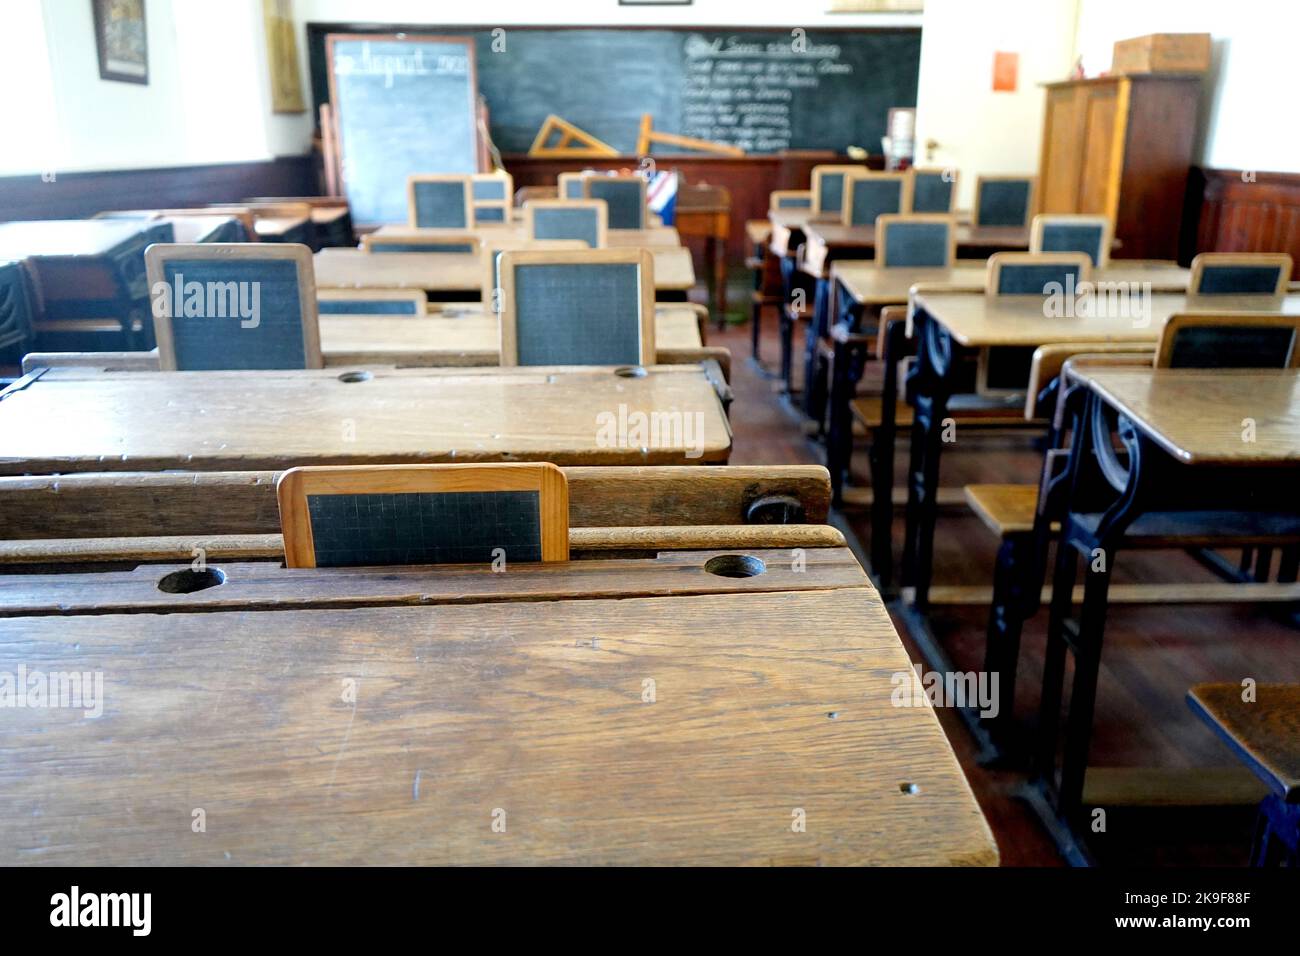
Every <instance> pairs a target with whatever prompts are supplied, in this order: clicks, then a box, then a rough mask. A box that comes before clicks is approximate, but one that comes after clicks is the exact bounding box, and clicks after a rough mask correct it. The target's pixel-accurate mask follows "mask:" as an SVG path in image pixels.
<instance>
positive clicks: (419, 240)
mask: <svg viewBox="0 0 1300 956" xmlns="http://www.w3.org/2000/svg"><path fill="white" fill-rule="evenodd" d="M482 244H483V240H482V239H481V238H480V237H479V235H478V233H474V232H456V231H454V230H448V231H443V230H441V229H421V230H420V231H419V233H418V234H417V233H390V234H381V233H377V232H372V233H368V234H367V235H364V236H362V237H361V248H362V250H364V251H365V252H370V253H375V254H377V255H383V254H384V253H383V252H382V251H381V250H380V249H378V248H376V247H379V246H429V247H430V248H429V249H428V252H427V254H429V255H440V256H463V255H472V253H465V252H447V251H446V250H444V249H439V248H436V247H438V246H456V245H465V246H472V247H473V248H474V249H479V248H481V246H482ZM400 251H401V252H415V250H412V249H402V250H400ZM415 254H416V255H421V254H423V252H415Z"/></svg>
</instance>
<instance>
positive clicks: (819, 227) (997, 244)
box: [803, 222, 1029, 277]
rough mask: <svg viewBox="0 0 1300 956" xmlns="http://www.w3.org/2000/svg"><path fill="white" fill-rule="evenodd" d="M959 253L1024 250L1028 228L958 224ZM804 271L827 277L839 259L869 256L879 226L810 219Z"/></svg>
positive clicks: (978, 256) (975, 255)
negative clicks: (833, 263) (833, 264)
mask: <svg viewBox="0 0 1300 956" xmlns="http://www.w3.org/2000/svg"><path fill="white" fill-rule="evenodd" d="M955 233H956V242H957V257H958V258H960V259H987V258H988V257H989V256H991V255H992V254H993V253H995V252H1024V251H1025V250H1027V249H1028V248H1029V230H1028V229H1015V228H1008V227H1000V226H998V227H994V226H972V225H969V224H958V226H957V228H956V230H955ZM804 236H805V244H804V262H803V268H804V271H805V272H809V273H811V274H812V275H815V276H820V277H825V276H826V275H827V270H828V268H829V266H830V264H831V263H832V262H834V261H835V260H837V259H870V258H872V257H873V256H875V254H876V227H875V226H874V225H873V226H846V225H843V224H842V223H840V222H809V223H807V224H806V225H805V226H804Z"/></svg>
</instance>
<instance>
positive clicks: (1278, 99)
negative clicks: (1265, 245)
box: [1078, 0, 1300, 173]
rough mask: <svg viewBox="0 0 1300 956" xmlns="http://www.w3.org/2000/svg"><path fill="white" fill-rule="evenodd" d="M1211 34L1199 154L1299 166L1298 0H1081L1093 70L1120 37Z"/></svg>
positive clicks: (1244, 163)
mask: <svg viewBox="0 0 1300 956" xmlns="http://www.w3.org/2000/svg"><path fill="white" fill-rule="evenodd" d="M1147 33H1209V34H1211V36H1212V37H1213V42H1214V63H1213V68H1212V70H1211V72H1210V74H1209V75H1208V76H1207V77H1206V79H1205V87H1204V94H1203V96H1202V100H1201V130H1200V137H1199V146H1198V149H1197V154H1196V161H1197V162H1198V163H1201V164H1203V165H1206V166H1214V167H1219V168H1224V169H1252V170H1256V171H1263V170H1269V171H1275V172H1290V173H1295V172H1300V125H1298V124H1297V123H1296V121H1295V110H1294V108H1293V107H1292V106H1291V103H1292V102H1293V98H1294V94H1295V88H1296V84H1297V75H1300V74H1298V72H1297V68H1296V63H1295V58H1296V39H1297V37H1300V3H1296V2H1295V0H1233V2H1231V3H1224V2H1222V0H1142V2H1140V3H1135V2H1133V0H1080V2H1079V38H1078V50H1079V53H1080V54H1081V55H1082V56H1083V62H1084V67H1085V69H1086V70H1087V71H1088V74H1089V75H1090V76H1092V75H1096V74H1098V73H1101V72H1102V71H1104V70H1107V69H1109V68H1110V61H1111V49H1112V47H1113V45H1114V43H1115V41H1116V40H1122V39H1126V38H1128V37H1136V36H1143V35H1144V34H1147Z"/></svg>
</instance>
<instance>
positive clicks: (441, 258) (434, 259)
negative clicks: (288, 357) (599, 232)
mask: <svg viewBox="0 0 1300 956" xmlns="http://www.w3.org/2000/svg"><path fill="white" fill-rule="evenodd" d="M610 246H611V247H615V244H614V243H610ZM650 252H651V254H652V255H653V256H654V260H655V289H657V290H658V291H660V292H670V291H671V292H680V291H682V290H685V289H690V288H691V287H692V286H694V285H695V266H694V264H693V263H692V262H691V251H690V250H689V249H686V248H683V247H680V246H655V247H653V248H651V249H650ZM314 260H315V266H316V287H317V288H318V289H424V290H426V291H428V292H429V293H430V297H431V298H433V297H436V295H437V293H439V292H481V291H482V288H483V277H484V275H486V268H485V266H484V265H483V262H482V259H481V258H480V256H478V255H471V254H469V253H437V252H383V253H373V252H365V251H363V250H361V249H322V250H321V251H320V252H318V253H316V255H315V256H314Z"/></svg>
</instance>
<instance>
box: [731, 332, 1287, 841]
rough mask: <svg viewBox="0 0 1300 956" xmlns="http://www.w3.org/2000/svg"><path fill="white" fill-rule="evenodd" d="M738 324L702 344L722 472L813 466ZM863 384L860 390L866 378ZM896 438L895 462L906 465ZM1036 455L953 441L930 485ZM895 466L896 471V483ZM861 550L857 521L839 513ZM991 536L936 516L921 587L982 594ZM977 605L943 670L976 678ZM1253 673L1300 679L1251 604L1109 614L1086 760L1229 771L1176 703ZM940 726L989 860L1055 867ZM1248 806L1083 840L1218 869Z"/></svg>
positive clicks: (863, 527) (967, 752)
mask: <svg viewBox="0 0 1300 956" xmlns="http://www.w3.org/2000/svg"><path fill="white" fill-rule="evenodd" d="M765 327H766V330H767V333H768V334H767V335H765V336H764V341H763V344H762V350H763V351H762V354H763V358H764V360H765V363H766V365H767V367H768V368H774V367H775V365H776V360H777V358H778V356H779V344H778V341H777V338H776V331H775V327H776V317H775V315H772V314H769V315H767V316H766V317H765ZM749 336H750V331H749V326H748V324H745V325H741V326H732V327H731V328H730V329H728V330H727V331H725V332H711V333H710V337H709V344H710V345H724V346H726V347H728V348H730V349H731V351H732V369H733V372H732V387H733V389H734V390H735V393H736V401H735V404H734V405H733V406H732V411H731V420H732V426H733V428H734V431H735V445H734V450H733V452H732V456H731V462H732V463H733V464H746V465H749V464H793V463H822V461H823V458H822V455H821V452H820V447H819V445H818V444H817V443H816V442H815V441H812V440H809V439H806V438H805V437H804V436H803V432H802V430H801V428H800V425H799V421H798V418H797V416H796V415H795V414H794V413H793V412H792V411H791V410H790V409H789V408H788V406H786V405H785V404H784V403H783V401H782V400H781V399H780V397H779V396H778V395H777V393H776V388H775V381H774V380H773V379H771V378H768V377H765V376H763V375H762V374H761V373H760V372H759V371H758V370H757V369H756V367H755V366H754V364H753V363H752V362H750V361H749V360H748V356H749V354H750V339H749ZM867 384H869V382H868V383H867ZM906 448H907V446H906V443H905V441H904V442H903V443H902V446H901V450H900V455H899V456H898V463H899V464H900V465H901V464H903V463H905V461H906ZM1040 464H1041V453H1039V452H1035V451H1034V450H1033V449H1032V448H1031V447H1030V445H1029V441H1028V440H1027V439H1025V438H1022V437H1017V436H1010V437H1008V436H1007V435H1006V434H1005V433H1004V434H1003V435H1001V436H999V437H997V438H994V437H992V436H988V437H985V438H976V437H971V438H969V439H964V438H963V437H962V436H961V435H960V434H959V436H958V440H957V442H956V443H955V445H954V446H952V449H951V450H949V449H945V454H944V461H943V473H942V480H941V484H942V485H943V486H945V487H960V486H961V485H962V484H965V483H967V482H970V481H985V482H987V481H1036V479H1037V471H1038V468H1039V467H1040ZM853 465H854V483H855V484H858V485H862V486H866V485H868V479H867V474H866V454H865V450H864V449H863V448H861V447H859V448H858V449H857V450H855V453H854V456H853ZM902 480H903V468H902V467H900V468H899V470H898V474H897V476H896V481H897V482H898V485H897V487H903V485H902ZM897 515H898V519H899V520H898V521H896V522H895V535H896V538H895V546H894V547H895V552H894V553H895V559H896V560H897V557H898V555H899V554H900V552H901V548H902V542H901V517H902V514H901V511H899V512H897ZM843 517H844V519H845V520H846V522H847V524H848V526H849V527H850V528H851V529H852V530H853V532H854V533H855V534H856V535H857V537H858V539H859V542H860V543H861V544H862V545H863V546H865V545H867V544H868V542H869V540H870V539H869V528H868V524H867V521H866V515H865V513H856V514H846V515H844V516H843ZM996 550H997V541H996V540H995V539H994V537H993V535H992V534H991V533H990V532H989V531H988V530H987V529H986V528H985V526H984V525H983V524H982V523H981V522H980V521H979V519H978V518H976V517H975V516H974V515H973V514H972V513H970V512H969V511H967V510H965V509H948V510H945V511H943V512H941V514H940V519H939V526H938V531H937V534H936V542H935V573H934V582H935V584H936V585H938V584H954V585H958V584H960V585H983V586H988V585H989V584H991V581H992V569H993V564H994V558H995V556H996ZM1215 580H1218V579H1217V578H1215V577H1214V576H1213V575H1212V574H1211V573H1210V572H1209V571H1207V570H1206V569H1205V568H1203V567H1202V566H1201V565H1200V564H1198V563H1197V562H1195V561H1194V560H1192V559H1191V558H1190V557H1188V556H1186V555H1184V554H1182V553H1171V552H1160V553H1147V554H1140V553H1135V552H1129V553H1121V554H1120V556H1119V561H1118V564H1117V567H1116V572H1115V581H1116V582H1117V583H1120V582H1146V583H1154V582H1198V581H1205V582H1209V581H1215ZM987 613H988V612H987V608H982V607H979V608H976V607H970V608H943V609H941V610H940V611H939V612H937V613H936V614H935V615H934V616H933V618H932V621H933V629H934V631H935V633H936V635H937V636H938V637H940V638H941V640H942V642H943V644H944V646H945V647H946V648H947V649H948V652H949V654H950V656H951V657H952V658H953V660H954V662H955V663H956V665H957V667H958V668H959V669H961V670H970V671H977V670H979V669H980V667H981V664H982V659H983V645H984V628H985V624H986V621H987ZM894 622H895V625H896V626H898V629H899V632H900V633H902V634H904V642H905V643H906V644H907V645H908V650H909V652H910V653H911V655H912V658H913V660H914V661H915V660H920V654H919V653H918V652H917V650H916V648H915V646H914V645H912V643H911V642H910V641H909V640H908V639H907V637H906V631H905V628H904V627H903V623H902V621H901V619H900V618H899V616H898V615H897V613H895V614H894ZM1045 629H1046V612H1045V611H1044V612H1040V613H1039V615H1037V616H1036V617H1035V619H1034V620H1032V621H1031V622H1029V624H1028V625H1027V627H1026V629H1025V636H1024V641H1023V648H1024V649H1023V654H1022V659H1021V665H1020V668H1021V674H1022V678H1021V685H1020V688H1019V691H1020V693H1019V694H1018V697H1019V700H1018V701H1017V708H1016V709H1017V713H1018V714H1019V715H1020V716H1021V717H1022V718H1023V719H1025V720H1030V719H1032V717H1033V715H1035V714H1036V712H1037V706H1038V699H1037V697H1038V687H1037V685H1038V682H1039V681H1040V680H1041V674H1042V651H1043V645H1044V635H1045ZM1245 677H1253V678H1255V679H1256V680H1259V681H1261V682H1263V681H1266V680H1269V681H1300V629H1296V628H1294V627H1292V626H1290V625H1288V624H1286V623H1284V622H1283V621H1282V620H1280V619H1278V618H1276V617H1272V616H1270V614H1269V612H1268V611H1267V610H1266V609H1263V608H1258V607H1251V606H1241V605H1238V606H1231V607H1227V606H1225V607H1213V606H1181V607H1150V606H1128V607H1120V608H1116V609H1113V610H1112V611H1111V614H1110V617H1109V619H1108V627H1107V633H1106V648H1105V652H1104V654H1103V660H1102V673H1101V679H1100V686H1099V692H1098V698H1097V717H1096V722H1095V725H1094V726H1095V735H1094V743H1093V750H1092V754H1093V756H1092V764H1093V766H1121V767H1169V768H1200V767H1210V768H1236V767H1238V766H1239V765H1238V764H1236V762H1235V761H1234V759H1233V758H1232V756H1231V755H1230V754H1229V752H1228V750H1227V748H1226V747H1224V746H1223V745H1222V744H1221V743H1219V741H1218V740H1217V739H1216V738H1215V737H1214V736H1213V735H1212V734H1211V733H1210V731H1209V730H1208V729H1206V728H1205V726H1204V725H1203V724H1202V723H1201V721H1200V720H1199V719H1198V718H1196V717H1195V716H1194V715H1193V714H1192V713H1191V711H1190V710H1189V709H1188V708H1187V705H1186V703H1185V702H1184V695H1185V694H1186V692H1187V689H1188V688H1189V687H1190V686H1191V685H1192V684H1194V683H1198V682H1202V681H1233V682H1239V681H1240V680H1241V679H1242V678H1245ZM940 719H941V721H942V723H943V725H944V728H945V730H946V731H947V733H948V736H949V739H950V740H951V741H952V744H953V748H954V750H955V751H956V753H957V756H958V757H959V758H960V760H961V762H962V765H963V766H964V767H965V769H966V771H967V774H968V775H969V777H970V780H971V785H972V786H973V788H974V790H975V793H976V796H977V797H978V798H979V801H980V804H981V805H982V806H983V808H984V812H985V814H986V815H987V816H988V819H989V823H990V824H991V826H992V827H993V831H994V834H995V836H996V837H997V841H998V845H999V848H1000V850H1001V853H1002V860H1003V863H1004V864H1006V865H1011V866H1018V865H1030V866H1033V865H1059V864H1060V863H1061V860H1060V859H1059V857H1058V856H1057V853H1056V850H1055V847H1054V846H1053V845H1052V843H1051V842H1050V840H1049V839H1048V838H1047V836H1046V834H1045V832H1044V831H1043V830H1042V829H1041V828H1040V826H1039V824H1038V822H1037V820H1036V818H1034V817H1033V816H1032V815H1031V814H1030V812H1029V811H1028V809H1027V807H1026V806H1025V805H1024V804H1022V803H1021V802H1020V801H1019V800H1018V799H1017V798H1016V791H1017V789H1018V788H1019V787H1020V786H1021V784H1022V782H1023V780H1024V776H1023V774H1022V773H1020V772H1018V771H1015V770H989V769H985V768H983V767H980V766H979V765H978V764H977V763H976V762H975V759H974V752H975V748H974V745H973V743H972V740H971V738H970V736H969V734H968V733H967V731H966V729H965V725H964V724H963V723H962V722H961V720H960V719H959V718H958V717H957V716H956V715H955V714H954V713H953V712H952V711H943V710H941V711H940ZM1253 821H1254V808H1253V807H1250V806H1237V807H1226V808H1225V807H1209V808H1205V807H1198V808H1187V809H1183V808H1175V809H1170V808H1151V809H1146V808H1144V809H1112V810H1109V811H1108V819H1107V829H1106V832H1105V833H1104V834H1095V835H1093V837H1092V839H1091V845H1092V847H1093V849H1094V852H1095V853H1096V855H1097V858H1098V860H1099V862H1101V863H1103V864H1111V865H1137V866H1144V865H1157V866H1159V865H1222V866H1239V865H1245V863H1246V862H1247V850H1248V846H1249V840H1250V833H1251V828H1252V825H1253Z"/></svg>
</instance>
